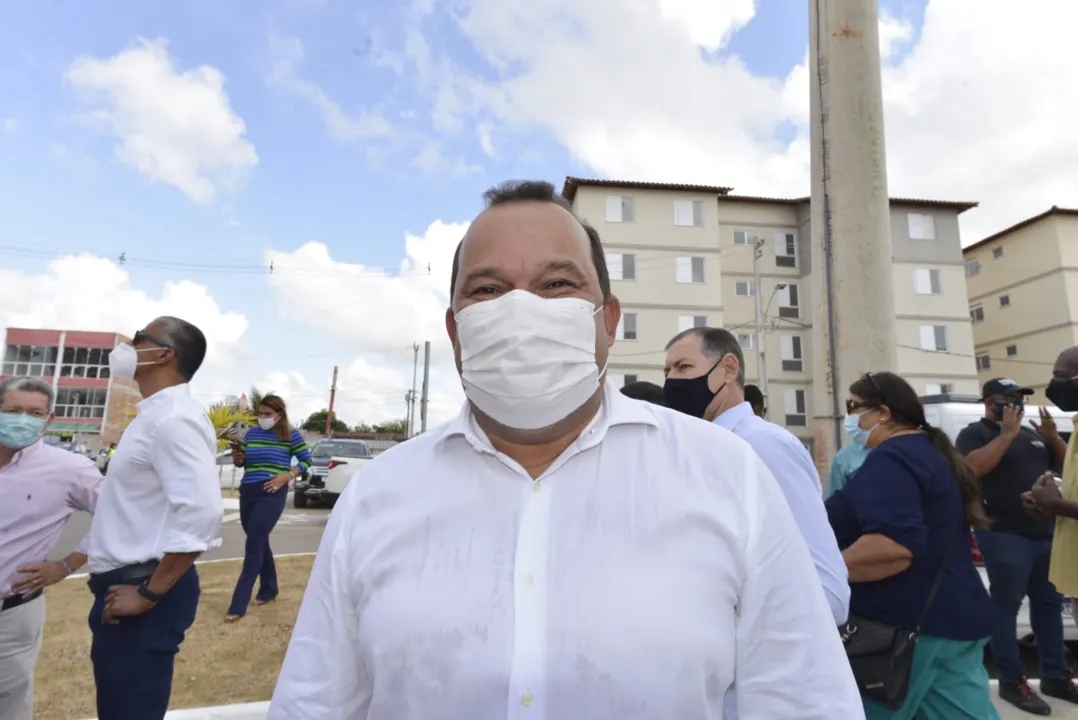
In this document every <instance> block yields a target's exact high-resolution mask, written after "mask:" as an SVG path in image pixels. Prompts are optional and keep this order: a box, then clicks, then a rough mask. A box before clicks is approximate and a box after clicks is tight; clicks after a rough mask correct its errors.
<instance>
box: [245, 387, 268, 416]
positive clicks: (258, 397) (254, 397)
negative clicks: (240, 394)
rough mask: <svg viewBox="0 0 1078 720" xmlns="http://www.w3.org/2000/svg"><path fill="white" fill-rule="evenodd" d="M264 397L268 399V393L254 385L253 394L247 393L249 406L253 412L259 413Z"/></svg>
mask: <svg viewBox="0 0 1078 720" xmlns="http://www.w3.org/2000/svg"><path fill="white" fill-rule="evenodd" d="M264 397H266V393H264V392H262V391H261V390H259V389H258V388H257V387H255V386H254V385H252V386H251V392H249V393H247V405H248V406H250V408H251V410H254V411H257V410H258V405H259V403H261V402H262V398H264Z"/></svg>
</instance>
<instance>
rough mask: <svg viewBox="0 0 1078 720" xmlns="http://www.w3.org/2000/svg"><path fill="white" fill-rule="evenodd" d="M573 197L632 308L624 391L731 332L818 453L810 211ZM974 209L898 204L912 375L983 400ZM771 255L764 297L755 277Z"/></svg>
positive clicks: (779, 204)
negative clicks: (973, 300)
mask: <svg viewBox="0 0 1078 720" xmlns="http://www.w3.org/2000/svg"><path fill="white" fill-rule="evenodd" d="M563 194H564V195H565V197H566V198H567V199H568V200H569V201H570V202H571V203H572V205H573V208H574V210H575V211H576V212H577V214H579V215H580V216H581V217H582V218H584V219H585V220H587V221H588V222H590V223H592V224H593V225H595V227H596V228H597V229H598V231H599V234H600V237H601V238H602V240H603V245H604V248H605V250H606V255H607V264H608V266H609V269H610V275H611V282H612V285H613V289H614V293H615V294H616V295H617V296H618V298H619V299H620V300H621V304H622V322H621V325H620V326H619V328H618V342H617V343H616V344H615V346H614V348H613V350H612V352H611V360H610V367H609V370H608V372H609V373H610V376H609V378H610V380H612V381H613V382H615V383H616V384H623V383H626V382H633V381H636V380H648V381H651V382H655V383H658V384H662V382H663V358H664V355H665V353H664V347H665V346H666V343H667V342H668V341H669V340H670V338H672V337H673V336H674V335H675V334H677V333H678V332H679V331H680V330H684V329H686V328H689V327H694V326H713V327H724V328H726V329H728V330H730V331H731V332H734V333H736V335H737V337H738V340H739V341H740V343H741V346H742V347H743V348H744V350H745V375H746V381H747V382H749V383H756V384H759V383H760V358H761V355H762V356H763V363H764V367H765V368H766V371H767V372H766V375H767V385H768V392H767V394H768V408H769V413H768V414H769V419H771V420H773V421H774V422H777V423H779V424H782V425H785V426H786V427H787V428H789V429H790V430H791V431H792V432H793V433H794V434H796V435H797V436H798V437H800V438H801V439H802V440H804V441H805V443H806V444H808V442H809V437H810V436H811V425H812V423H811V420H812V418H813V417H814V412H815V411H814V409H813V408H812V406H811V405H812V392H811V385H812V382H813V381H814V379H815V376H814V374H813V367H812V357H813V355H812V347H811V343H812V316H813V313H812V303H813V302H816V301H817V299H816V298H813V297H812V267H811V262H810V256H811V253H810V247H809V232H810V230H809V228H810V227H811V223H810V217H809V207H810V206H809V200H808V198H793V199H785V198H762V197H747V196H739V195H734V194H731V189H730V188H725V187H708V186H699V185H677V184H662V183H644V182H618V181H610V180H591V179H582V178H575V177H569V178H566V181H565V188H564V190H563ZM974 206H975V203H956V202H941V201H931V200H908V199H893V200H892V201H891V234H892V244H893V247H894V274H895V282H894V286H895V315H896V317H897V318H898V323H897V328H898V335H899V336H898V343H899V350H898V369H899V371H900V372H901V373H902V374H903V375H904V376H905V377H906V378H907V379H908V380H909V381H910V382H911V383H913V385H914V387H915V388H916V389H917V390H918V391H919V392H921V393H924V394H939V393H944V392H948V393H958V394H969V393H976V392H977V387H978V386H977V371H976V368H975V367H974V360H973V333H972V331H971V329H970V323H969V315H968V312H967V310H968V307H967V302H966V279H965V276H964V273H963V258H962V245H961V241H960V238H959V232H958V215H959V214H960V213H962V212H964V211H965V210H968V209H969V208H971V207H974ZM760 241H762V242H760ZM757 246H759V247H760V252H759V258H758V259H757V260H756V262H757V263H758V266H757V268H756V269H755V270H756V271H758V273H759V277H760V287H759V288H757V287H756V282H755V279H756V277H755V276H756V272H754V266H753V262H754V259H753V255H754V248H755V247H757ZM836 281H837V282H841V278H838V279H836ZM757 300H759V313H758V312H757ZM758 314H759V316H760V317H761V319H762V323H761V325H762V328H763V332H762V333H760V334H757V324H756V318H757V315H758ZM761 337H762V343H761ZM761 345H762V347H763V350H764V352H763V353H761V352H760V349H761ZM866 369H867V368H866ZM824 412H826V411H824Z"/></svg>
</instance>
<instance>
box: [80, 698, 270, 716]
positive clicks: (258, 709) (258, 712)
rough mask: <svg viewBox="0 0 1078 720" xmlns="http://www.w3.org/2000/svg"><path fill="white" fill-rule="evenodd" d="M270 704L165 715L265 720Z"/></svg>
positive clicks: (186, 711) (260, 703)
mask: <svg viewBox="0 0 1078 720" xmlns="http://www.w3.org/2000/svg"><path fill="white" fill-rule="evenodd" d="M269 706H270V704H269V702H258V703H247V704H244V705H221V706H219V707H208V708H191V709H189V710H173V711H171V712H169V713H167V714H166V715H165V720H265V719H266V713H268V712H269ZM91 720H97V718H91Z"/></svg>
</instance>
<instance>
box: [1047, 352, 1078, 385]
mask: <svg viewBox="0 0 1078 720" xmlns="http://www.w3.org/2000/svg"><path fill="white" fill-rule="evenodd" d="M1052 374H1053V375H1057V376H1059V377H1061V378H1072V377H1074V376H1075V375H1078V347H1071V348H1067V349H1066V350H1064V351H1063V352H1061V353H1060V354H1059V357H1058V358H1056V364H1055V367H1054V368H1052Z"/></svg>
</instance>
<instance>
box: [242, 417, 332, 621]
mask: <svg viewBox="0 0 1078 720" xmlns="http://www.w3.org/2000/svg"><path fill="white" fill-rule="evenodd" d="M293 457H294V458H296V461H297V463H298V465H297V466H295V467H293V466H292V458H293ZM232 462H233V463H235V465H236V467H242V468H243V481H242V482H241V483H240V523H241V524H242V525H243V531H244V532H245V533H246V534H247V543H246V546H245V548H244V556H243V570H241V571H240V577H239V579H238V580H237V581H236V590H235V592H233V594H232V605H231V606H230V607H229V608H228V614H227V615H225V622H229V623H233V622H236V621H237V620H239V619H240V618H242V617H243V616H244V615H245V614H246V613H247V605H248V603H250V602H251V592H252V591H253V590H254V585H255V579H256V578H257V579H258V581H259V583H258V595H256V596H255V601H254V604H255V605H265V604H266V603H268V602H272V601H273V600H275V599H276V598H277V566H276V565H275V564H274V562H273V551H272V550H270V544H269V536H270V532H272V531H273V527H274V526H275V525H276V524H277V521H278V520H279V519H280V518H281V513H283V512H284V506H285V503H286V502H287V501H288V492H287V490H288V484H289V483H290V482H291V481H292V480H294V479H296V478H297V477H299V476H300V475H302V474H303V471H304V470H306V469H307V468H309V467H310V466H311V451H310V450H309V449H308V448H307V443H306V442H304V440H303V436H302V435H301V434H300V432H299V430H296V429H294V428H293V427H292V426H291V425H290V424H289V423H288V412H287V410H286V409H285V404H284V400H282V399H281V398H279V397H278V396H276V395H266V396H265V397H263V398H262V400H261V401H260V402H259V403H258V427H256V428H251V429H250V430H248V431H247V437H246V438H244V441H243V447H242V449H239V450H235V451H233V453H232Z"/></svg>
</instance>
